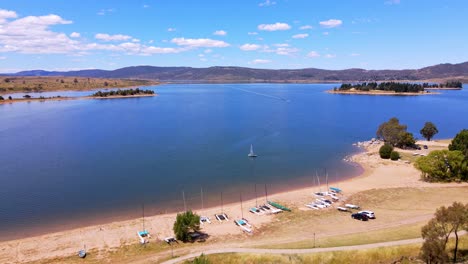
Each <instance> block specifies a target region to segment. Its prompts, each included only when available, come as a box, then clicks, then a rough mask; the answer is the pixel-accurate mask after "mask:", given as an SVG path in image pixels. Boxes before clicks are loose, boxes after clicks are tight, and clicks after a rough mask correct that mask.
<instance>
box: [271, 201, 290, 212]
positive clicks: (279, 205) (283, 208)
mask: <svg viewBox="0 0 468 264" xmlns="http://www.w3.org/2000/svg"><path fill="white" fill-rule="evenodd" d="M268 204H269V205H271V206H273V207H276V208H278V209H281V210H283V211H288V212H291V209H289V208H287V207H285V206H282V205H281V204H279V203H275V202H272V201H268Z"/></svg>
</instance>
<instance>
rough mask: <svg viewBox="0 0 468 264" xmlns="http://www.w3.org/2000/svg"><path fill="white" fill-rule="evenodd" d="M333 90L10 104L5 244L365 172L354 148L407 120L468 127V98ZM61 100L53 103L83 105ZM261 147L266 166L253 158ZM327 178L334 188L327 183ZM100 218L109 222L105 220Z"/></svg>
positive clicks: (413, 124) (168, 89)
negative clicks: (353, 160) (318, 177)
mask: <svg viewBox="0 0 468 264" xmlns="http://www.w3.org/2000/svg"><path fill="white" fill-rule="evenodd" d="M333 86H334V85H331V84H284V85H283V84H197V85H162V86H156V87H152V88H151V89H155V91H156V92H157V93H158V94H159V96H156V97H150V98H128V99H114V100H77V101H61V102H60V101H49V102H31V103H15V104H6V105H0V124H1V125H0V157H1V158H0V181H1V184H0V240H2V239H3V240H5V239H10V238H12V237H15V236H16V237H17V236H24V235H30V234H33V233H38V232H46V231H53V230H60V229H62V228H68V227H75V226H80V225H87V224H92V223H96V222H97V221H109V220H114V219H124V218H129V217H139V216H140V215H141V205H142V204H143V203H144V204H145V212H146V214H157V213H161V212H165V211H178V210H182V208H183V202H182V191H184V192H185V196H186V198H187V207H189V208H199V207H200V206H201V201H200V194H199V193H200V189H201V188H203V192H204V196H205V205H215V204H216V205H217V204H220V196H221V195H220V194H221V192H223V197H224V202H225V203H227V202H229V201H237V200H238V197H239V193H240V192H242V196H243V197H245V198H248V197H253V196H254V184H255V183H257V184H258V185H257V193H258V195H259V196H262V195H264V184H267V188H268V192H269V193H271V192H276V191H281V190H286V189H291V188H297V187H301V186H306V185H308V186H310V185H312V184H313V179H312V178H313V177H312V176H313V175H315V172H316V171H318V172H319V174H324V169H325V168H326V169H327V171H328V172H329V175H330V176H331V180H336V179H340V178H345V177H351V176H354V175H357V174H358V173H359V171H360V169H359V168H357V167H355V166H352V165H350V164H346V163H344V162H342V159H343V157H345V156H346V155H349V154H351V153H352V152H354V151H356V149H355V148H353V147H352V143H353V142H356V141H362V140H367V139H369V138H371V137H374V136H375V131H376V129H377V127H378V125H379V124H380V123H382V122H383V121H386V120H388V119H389V118H390V117H393V116H397V117H398V118H400V121H401V122H402V123H405V124H407V125H408V128H409V130H410V131H411V132H413V133H415V135H416V136H419V133H418V131H419V130H420V128H421V127H422V126H423V124H424V122H425V121H432V122H434V123H435V124H436V125H437V126H438V128H439V131H440V133H439V134H438V135H437V136H436V137H437V138H448V137H453V136H454V135H455V134H456V133H457V132H458V131H460V130H461V129H463V128H468V107H467V106H466V104H467V102H468V90H467V88H468V87H466V86H465V89H464V90H462V91H446V92H443V93H442V94H440V95H434V96H415V97H410V96H408V97H396V96H349V95H331V94H327V93H324V90H327V89H330V88H332V87H333ZM87 94H89V92H57V93H47V94H43V95H44V96H52V95H62V96H79V95H87ZM250 144H253V145H254V148H255V151H256V152H257V154H259V157H258V158H257V159H256V160H255V161H252V160H250V159H249V158H247V153H248V151H249V148H250ZM322 181H324V180H323V179H322ZM97 219H99V220H97Z"/></svg>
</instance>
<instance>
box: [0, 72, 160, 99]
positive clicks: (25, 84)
mask: <svg viewBox="0 0 468 264" xmlns="http://www.w3.org/2000/svg"><path fill="white" fill-rule="evenodd" d="M157 84H159V82H157V81H154V80H153V81H150V80H141V79H133V78H131V79H120V78H93V77H72V76H68V77H67V76H39V77H38V76H2V77H0V95H2V94H10V93H33V92H34V93H38V92H54V91H88V90H96V89H111V88H131V87H141V86H150V85H157Z"/></svg>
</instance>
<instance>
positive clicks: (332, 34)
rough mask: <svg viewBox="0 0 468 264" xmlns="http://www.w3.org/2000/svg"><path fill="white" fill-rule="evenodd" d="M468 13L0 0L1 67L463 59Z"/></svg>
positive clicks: (256, 2) (402, 5)
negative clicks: (0, 0)
mask: <svg viewBox="0 0 468 264" xmlns="http://www.w3.org/2000/svg"><path fill="white" fill-rule="evenodd" d="M467 13H468V1H466V0H447V1H440V0H437V1H436V0H248V1H247V0H244V1H241V0H238V1H219V0H218V1H211V0H207V1H187V0H185V1H184V0H171V1H169V0H166V1H162V0H146V1H142V0H136V1H116V0H114V1H108V0H100V1H91V0H81V1H76V0H67V1H52V0H41V1H36V0H30V1H25V0H16V1H2V2H1V3H0V72H16V71H20V70H31V69H46V70H76V69H91V68H99V69H116V68H121V67H126V66H135V65H154V66H192V67H209V66H218V65H219V66H243V67H253V68H272V69H284V68H288V69H290V68H309V67H313V68H324V69H345V68H365V69H405V68H419V67H424V66H430V65H433V64H438V63H445V62H449V63H459V62H464V61H468V48H467V47H468V44H467V43H468V17H467V16H466V14H467Z"/></svg>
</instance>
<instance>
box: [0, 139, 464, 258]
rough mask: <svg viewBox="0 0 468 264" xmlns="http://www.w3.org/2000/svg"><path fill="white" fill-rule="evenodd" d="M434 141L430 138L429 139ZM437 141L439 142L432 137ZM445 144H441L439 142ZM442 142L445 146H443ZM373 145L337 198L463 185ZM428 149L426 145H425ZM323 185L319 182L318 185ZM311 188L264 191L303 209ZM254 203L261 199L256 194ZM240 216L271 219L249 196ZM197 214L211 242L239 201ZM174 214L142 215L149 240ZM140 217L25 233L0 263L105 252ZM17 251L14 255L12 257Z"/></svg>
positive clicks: (167, 232)
mask: <svg viewBox="0 0 468 264" xmlns="http://www.w3.org/2000/svg"><path fill="white" fill-rule="evenodd" d="M432 142H434V141H432ZM435 142H436V143H437V144H439V145H440V144H442V143H439V142H437V141H435ZM443 144H445V143H443ZM445 145H448V144H445ZM379 147H380V145H379V144H373V145H370V146H364V147H363V149H364V151H359V152H357V153H354V154H353V155H352V156H351V157H350V158H349V160H350V161H351V162H355V163H357V164H359V165H360V166H361V167H362V168H363V172H362V173H361V174H360V175H358V176H356V177H352V178H349V179H344V180H340V181H337V182H334V183H333V185H334V186H335V187H338V188H341V189H342V190H343V195H344V196H343V201H342V202H346V199H347V198H349V197H350V196H351V195H353V194H356V193H358V192H361V191H365V190H371V189H379V188H400V187H407V188H424V187H462V188H463V187H467V186H468V184H467V183H462V184H460V183H426V182H422V181H421V180H420V175H419V172H418V171H417V170H416V169H415V168H414V167H413V165H412V164H407V163H406V162H403V161H389V160H381V159H380V158H379V157H377V155H376V152H375V151H376V150H378V148H379ZM431 148H432V147H431ZM323 185H324V184H323V183H322V186H323ZM315 191H317V187H316V186H308V187H303V188H299V189H295V190H289V191H284V192H280V193H276V194H272V195H268V198H269V199H268V200H272V201H275V202H279V203H281V204H283V205H286V206H287V207H292V208H293V209H294V210H307V209H306V208H305V206H304V204H305V203H306V202H308V201H310V200H312V199H314V198H313V195H312V192H315ZM259 200H260V204H262V203H263V201H264V198H263V197H262V198H261V199H259ZM243 203H244V207H243V208H244V210H243V212H244V215H246V216H247V217H248V219H249V221H250V222H251V224H252V225H254V227H255V228H256V229H257V228H259V227H260V228H261V227H262V226H264V225H267V224H268V223H271V222H272V221H274V219H276V216H272V215H265V216H254V215H252V214H250V213H248V208H249V206H252V205H254V204H255V199H249V200H245V201H244V202H243ZM194 211H195V212H197V213H199V214H200V215H207V216H209V217H210V218H211V219H212V222H213V223H212V224H211V225H204V226H203V231H204V232H206V233H208V234H210V237H211V238H210V239H213V241H220V239H221V241H222V240H223V237H226V236H228V237H229V236H239V235H242V232H241V231H240V230H239V228H238V227H237V226H235V225H234V224H233V223H232V222H233V221H232V220H233V219H234V218H235V217H240V203H239V202H232V203H229V204H225V205H224V212H226V213H227V214H228V215H229V217H230V218H231V220H230V221H229V222H231V223H229V222H228V223H217V222H216V220H215V219H214V216H213V215H214V214H216V213H219V211H220V210H219V206H213V207H209V208H205V209H203V210H194ZM175 216H176V213H168V214H160V215H159V214H158V215H154V216H148V217H145V223H146V229H147V230H148V231H149V232H150V233H151V234H152V235H153V237H154V238H152V239H150V240H151V243H157V242H156V240H162V239H163V238H164V237H168V236H172V235H173V233H172V232H173V231H172V224H173V223H174V221H175ZM141 225H142V220H141V219H140V218H133V219H131V220H125V221H115V222H111V223H107V224H100V225H92V226H87V227H83V228H75V229H69V230H64V231H60V232H55V233H49V234H45V235H40V236H35V237H27V238H21V239H16V240H9V241H4V242H0V262H1V261H2V260H6V261H7V262H8V260H13V258H15V256H16V260H17V261H20V262H21V261H34V260H40V259H48V258H52V257H65V256H70V255H74V254H76V251H77V249H78V248H80V247H81V246H82V244H83V241H86V245H87V247H88V249H89V250H109V249H112V248H114V249H115V248H119V247H121V246H124V245H130V244H137V243H138V239H137V236H136V231H137V230H140V229H141ZM18 254H19V255H18Z"/></svg>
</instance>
